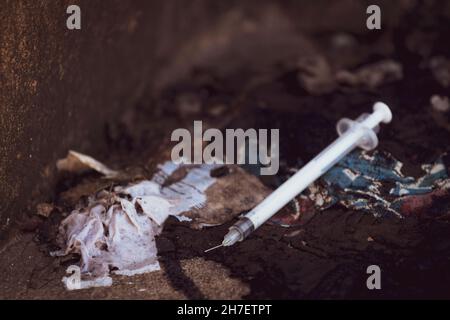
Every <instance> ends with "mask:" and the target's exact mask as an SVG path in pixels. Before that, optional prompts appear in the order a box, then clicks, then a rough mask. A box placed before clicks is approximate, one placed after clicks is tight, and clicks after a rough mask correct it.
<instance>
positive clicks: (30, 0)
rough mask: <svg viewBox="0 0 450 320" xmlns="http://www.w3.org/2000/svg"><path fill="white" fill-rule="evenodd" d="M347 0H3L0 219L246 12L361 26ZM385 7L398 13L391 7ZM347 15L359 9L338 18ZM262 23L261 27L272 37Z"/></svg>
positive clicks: (231, 34) (267, 18) (197, 59)
mask: <svg viewBox="0 0 450 320" xmlns="http://www.w3.org/2000/svg"><path fill="white" fill-rule="evenodd" d="M381 2H382V3H385V5H388V3H389V2H386V1H381ZM345 3H346V4H345V5H343V6H341V7H342V8H343V9H342V10H341V11H336V10H333V6H332V7H331V9H330V7H329V4H330V3H329V1H324V0H322V1H317V3H314V4H312V3H311V2H308V1H305V2H297V1H288V2H286V3H284V4H283V5H279V4H278V3H276V2H272V1H264V2H263V3H262V2H261V1H226V2H222V1H217V2H216V1H215V2H211V1H204V0H197V1H190V2H184V1H176V0H168V1H144V0H137V1H119V0H110V1H101V0H90V1H87V0H77V1H66V0H58V1H51V2H50V1H46V0H1V10H0V21H1V28H0V226H1V225H4V224H5V221H6V220H7V218H8V217H11V216H17V215H18V213H19V212H24V211H26V210H33V209H34V206H35V204H36V203H37V202H38V201H42V200H45V199H43V198H45V197H47V198H48V197H51V192H50V190H52V189H51V185H52V184H53V183H54V181H55V179H54V175H55V166H54V164H55V161H56V159H57V158H59V157H62V156H64V155H65V153H66V152H67V150H68V149H69V148H71V149H76V150H80V151H82V152H86V153H89V154H91V155H93V156H97V155H98V154H100V153H101V148H102V147H104V144H102V143H100V141H101V140H102V139H103V134H104V124H105V123H106V122H108V121H110V120H111V119H113V118H115V117H117V115H118V114H120V112H121V111H122V110H124V109H126V108H129V107H130V106H133V105H134V104H135V103H136V101H137V100H138V99H139V97H141V95H142V94H143V92H148V90H147V89H149V88H151V87H154V85H155V84H157V85H159V87H161V86H162V85H165V84H167V83H170V81H171V80H172V79H173V78H174V77H177V76H178V75H179V74H184V75H185V74H188V70H189V69H190V68H192V67H193V65H194V64H200V65H201V64H202V63H203V61H207V62H208V59H209V63H210V64H211V63H212V64H217V63H220V59H221V54H220V52H221V51H226V50H228V47H229V46H232V45H231V44H232V43H233V41H234V40H233V39H234V38H235V36H236V35H238V37H239V35H241V34H242V32H243V31H245V30H252V28H255V26H256V29H258V28H259V26H258V24H256V25H252V24H251V23H250V24H248V23H245V20H246V19H247V18H248V17H255V16H257V13H258V12H265V13H263V14H262V18H261V19H260V20H261V21H263V22H262V23H267V24H268V25H269V26H270V25H271V24H274V23H273V21H275V24H277V21H276V20H273V17H275V19H280V17H281V19H282V20H284V19H285V20H286V21H287V20H290V22H286V23H288V24H291V25H293V26H294V27H298V28H299V29H304V30H305V31H306V32H312V31H314V32H324V31H330V30H333V28H336V27H337V26H339V27H340V28H341V29H342V30H346V31H355V32H358V30H359V28H360V25H361V23H364V10H365V4H364V2H359V1H356V0H345ZM69 4H78V5H80V7H81V8H82V30H77V31H69V30H67V28H66V18H67V14H66V8H67V6H68V5H69ZM255 4H258V5H255ZM263 4H264V6H263ZM341 7H339V8H341ZM321 8H328V9H326V10H322V9H321ZM346 8H347V9H346ZM389 12H393V14H390V15H391V16H392V17H391V18H390V19H391V20H392V21H395V17H396V12H397V11H396V10H394V11H389ZM267 13H269V14H267ZM359 13H361V15H359ZM348 15H353V16H355V17H358V18H355V19H341V18H344V17H347V16H348ZM330 16H333V17H337V18H335V19H328V18H327V17H330ZM277 17H278V18H277ZM318 17H322V19H320V21H322V23H320V24H318V25H317V26H315V27H314V28H313V29H314V30H310V29H311V26H312V25H314V23H312V24H311V20H314V21H317V19H318ZM339 17H340V18H339ZM271 19H272V20H271ZM281 25H284V22H283V23H282V24H281ZM282 27H283V26H282ZM249 28H250V29H249ZM230 30H231V31H230ZM262 30H263V31H262V33H260V34H259V35H258V34H257V36H262V37H264V36H268V37H269V38H270V39H276V38H277V37H276V36H273V34H272V33H271V32H272V29H270V28H269V29H267V34H266V33H264V32H266V31H264V30H266V29H262ZM275 32H277V31H276V30H275ZM221 39H222V40H224V39H225V41H226V45H225V46H223V43H221V42H220V40H221ZM241 39H243V41H247V40H246V38H245V37H244V38H242V37H241ZM270 39H268V41H269V42H270V41H271V40H270ZM239 41H241V40H239ZM215 52H219V54H217V53H215ZM231 52H233V51H231ZM199 53H200V54H199ZM211 53H212V58H211ZM206 65H208V63H206ZM146 90H147V91H146ZM43 195H45V197H44V196H43ZM24 209H25V210H24Z"/></svg>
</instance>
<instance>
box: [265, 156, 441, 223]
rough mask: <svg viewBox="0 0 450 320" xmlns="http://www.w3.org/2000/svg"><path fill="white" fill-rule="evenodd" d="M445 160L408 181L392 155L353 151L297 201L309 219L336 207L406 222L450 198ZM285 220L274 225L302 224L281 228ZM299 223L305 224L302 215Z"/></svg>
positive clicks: (277, 220)
mask: <svg viewBox="0 0 450 320" xmlns="http://www.w3.org/2000/svg"><path fill="white" fill-rule="evenodd" d="M443 157H444V155H442V156H441V157H439V159H438V160H437V161H436V162H435V163H433V164H426V165H423V166H422V169H423V170H424V172H425V174H424V175H423V176H421V177H419V178H417V179H416V178H413V177H405V176H404V175H403V174H402V172H401V168H402V166H403V164H402V163H401V162H400V161H398V160H397V159H395V158H394V157H392V155H390V154H389V153H386V152H378V151H375V152H373V154H372V155H369V154H368V153H367V152H366V151H354V152H352V153H350V154H349V155H348V156H346V157H345V158H344V159H342V160H341V161H340V162H339V163H338V164H337V165H336V166H334V167H333V168H331V169H330V170H329V171H328V172H327V173H326V174H325V175H324V176H323V177H322V179H320V181H318V182H316V183H314V184H313V185H311V186H309V188H308V190H307V191H306V192H305V195H303V196H302V197H297V198H296V199H297V201H298V202H299V205H300V207H304V208H305V210H306V209H308V211H309V212H308V215H309V216H311V215H314V214H315V213H317V212H318V211H321V210H325V209H327V208H329V207H331V206H333V205H335V204H337V203H339V204H341V205H343V206H344V207H346V208H349V209H352V210H362V211H365V212H368V213H371V214H373V215H374V216H375V217H381V216H386V215H392V216H396V217H399V218H403V217H407V216H411V215H417V214H421V213H423V212H424V210H426V209H427V208H429V207H430V206H431V205H432V204H433V202H434V201H436V200H437V199H439V198H442V197H448V195H449V194H450V179H449V177H448V173H447V169H446V167H445V166H444V164H443V160H442V159H443ZM311 203H312V204H311ZM285 216H286V214H285ZM287 216H288V217H289V215H287ZM291 217H292V216H291ZM282 219H283V217H278V218H275V219H274V220H273V221H272V222H274V223H277V224H280V225H284V226H293V225H296V224H301V222H302V221H295V220H291V221H289V220H288V219H286V218H284V222H285V223H284V224H282V223H280V221H283V220H282ZM299 219H300V220H302V215H301V216H299ZM287 221H289V223H286V222H287Z"/></svg>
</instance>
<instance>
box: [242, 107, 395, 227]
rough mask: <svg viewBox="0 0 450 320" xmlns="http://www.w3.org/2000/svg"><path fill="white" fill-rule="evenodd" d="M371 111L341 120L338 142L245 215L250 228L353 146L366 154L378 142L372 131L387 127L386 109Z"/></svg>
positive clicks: (376, 108) (328, 167)
mask: <svg viewBox="0 0 450 320" xmlns="http://www.w3.org/2000/svg"><path fill="white" fill-rule="evenodd" d="M373 110H374V111H373V113H372V114H370V115H368V116H367V117H365V118H364V119H363V120H362V121H361V122H356V121H352V120H349V119H344V122H346V123H345V125H346V127H347V128H346V129H345V130H339V123H338V132H339V134H340V137H339V138H338V139H336V140H335V141H334V142H333V143H332V144H331V145H329V146H328V147H327V148H326V149H324V150H323V151H322V152H321V153H320V154H319V155H317V156H316V157H315V158H314V159H312V160H311V161H310V162H308V163H307V164H306V165H305V166H304V167H303V168H302V169H301V170H300V171H298V172H297V173H296V174H294V175H293V176H292V177H291V178H290V179H289V180H287V181H286V182H285V183H283V184H282V185H281V186H280V187H279V188H278V189H276V190H275V191H274V192H272V193H271V194H270V195H269V196H268V197H267V198H266V199H264V201H263V202H261V203H260V204H259V205H258V206H256V207H255V208H254V209H253V210H251V211H250V212H249V213H247V214H246V215H245V218H248V219H249V220H250V221H251V222H252V223H253V225H254V228H255V229H256V228H258V227H260V226H261V225H262V224H263V223H264V222H266V221H267V220H268V219H269V218H270V217H272V216H273V215H274V214H275V213H276V212H278V211H279V210H280V209H281V208H283V207H284V206H285V205H286V204H287V203H289V201H291V200H292V199H293V198H295V197H296V196H297V195H298V194H300V193H301V192H303V191H304V190H305V189H306V188H307V187H308V186H309V185H310V184H311V183H313V182H314V181H315V180H317V179H318V178H319V177H320V176H322V175H323V174H324V173H325V172H327V171H328V170H329V169H330V168H331V167H332V166H334V165H335V164H336V163H337V162H339V161H340V160H341V159H342V158H343V157H344V156H346V155H347V154H348V153H350V152H351V151H352V150H353V149H354V148H356V147H357V146H360V147H361V148H363V149H366V150H371V149H373V148H375V147H376V146H377V144H378V139H377V136H376V133H375V132H374V130H373V129H374V128H376V127H377V126H378V125H379V124H380V122H384V123H389V122H390V121H391V119H392V113H391V110H390V109H389V107H388V106H387V105H386V104H384V103H381V102H377V103H375V105H374V107H373ZM341 121H343V120H341Z"/></svg>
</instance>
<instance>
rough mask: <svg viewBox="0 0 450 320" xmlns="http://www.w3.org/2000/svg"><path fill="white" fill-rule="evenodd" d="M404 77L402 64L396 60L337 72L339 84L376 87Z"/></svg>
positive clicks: (368, 87)
mask: <svg viewBox="0 0 450 320" xmlns="http://www.w3.org/2000/svg"><path fill="white" fill-rule="evenodd" d="M402 78H403V68H402V65H401V64H400V63H398V62H396V61H394V60H382V61H379V62H376V63H373V64H369V65H366V66H363V67H361V68H359V69H357V70H356V71H353V72H351V71H347V70H341V71H338V72H337V73H336V81H337V83H338V84H339V85H343V86H348V87H364V88H367V89H371V90H373V89H376V88H377V87H379V86H380V85H382V84H385V83H389V82H393V81H397V80H400V79H402Z"/></svg>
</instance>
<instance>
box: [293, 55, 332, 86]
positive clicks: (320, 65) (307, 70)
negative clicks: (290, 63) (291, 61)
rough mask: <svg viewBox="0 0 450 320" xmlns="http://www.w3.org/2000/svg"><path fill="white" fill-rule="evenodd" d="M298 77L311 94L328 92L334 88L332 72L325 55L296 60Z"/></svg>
mask: <svg viewBox="0 0 450 320" xmlns="http://www.w3.org/2000/svg"><path fill="white" fill-rule="evenodd" d="M297 66H298V68H299V73H298V79H299V82H300V83H301V84H302V86H303V87H304V88H305V90H306V91H308V92H309V93H311V94H314V95H320V94H325V93H330V92H332V91H333V90H334V89H335V88H336V82H335V79H334V73H333V70H332V68H331V66H330V65H329V63H328V61H327V60H326V58H325V57H322V56H313V57H305V58H302V59H300V60H299V61H298V65H297Z"/></svg>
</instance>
